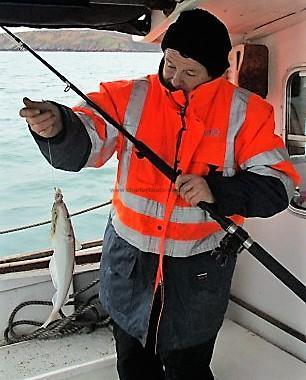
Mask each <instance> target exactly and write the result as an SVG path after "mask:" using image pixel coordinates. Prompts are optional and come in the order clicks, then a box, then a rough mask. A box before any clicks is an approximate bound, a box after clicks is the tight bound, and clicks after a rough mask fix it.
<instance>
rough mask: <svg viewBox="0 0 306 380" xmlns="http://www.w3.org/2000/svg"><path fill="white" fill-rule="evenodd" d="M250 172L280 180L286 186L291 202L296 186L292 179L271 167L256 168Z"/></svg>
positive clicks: (252, 168)
mask: <svg viewBox="0 0 306 380" xmlns="http://www.w3.org/2000/svg"><path fill="white" fill-rule="evenodd" d="M248 171H249V172H252V173H256V174H260V175H269V176H271V177H275V178H278V179H279V180H280V181H281V182H282V184H283V185H284V186H285V189H286V192H287V195H288V199H289V200H290V199H291V198H292V197H293V194H294V192H295V186H294V183H293V181H292V180H291V178H290V177H289V176H287V175H286V174H284V173H282V172H280V171H279V170H276V169H273V168H270V167H269V166H254V167H251V168H250V169H248Z"/></svg>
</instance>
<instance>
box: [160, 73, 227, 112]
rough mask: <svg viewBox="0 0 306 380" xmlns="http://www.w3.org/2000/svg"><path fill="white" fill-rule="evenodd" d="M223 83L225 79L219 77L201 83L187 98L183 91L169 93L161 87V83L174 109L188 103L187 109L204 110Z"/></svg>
mask: <svg viewBox="0 0 306 380" xmlns="http://www.w3.org/2000/svg"><path fill="white" fill-rule="evenodd" d="M224 82H225V79H224V78H223V77H219V78H216V79H213V80H212V81H209V82H206V83H203V84H201V85H199V86H198V87H197V88H195V89H194V90H192V91H191V92H189V93H188V94H187V98H186V95H185V94H184V92H183V91H181V90H179V91H170V90H168V89H167V88H166V87H165V86H164V85H163V83H161V84H162V85H163V91H164V92H165V93H166V96H167V97H168V98H169V99H170V101H172V102H173V104H174V105H175V106H176V107H184V106H186V104H187V102H188V107H191V108H192V109H197V108H198V107H200V108H201V109H202V110H204V109H205V108H207V106H209V104H210V103H211V101H212V100H213V99H214V97H215V95H216V93H217V91H218V89H219V87H220V86H221V85H222V83H224ZM187 99H188V100H187Z"/></svg>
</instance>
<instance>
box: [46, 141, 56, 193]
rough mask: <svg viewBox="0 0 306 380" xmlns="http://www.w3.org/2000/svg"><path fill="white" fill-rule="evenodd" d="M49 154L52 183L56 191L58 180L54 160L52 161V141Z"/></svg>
mask: <svg viewBox="0 0 306 380" xmlns="http://www.w3.org/2000/svg"><path fill="white" fill-rule="evenodd" d="M48 153H49V159H50V163H51V167H52V169H51V176H52V183H53V189H56V188H57V187H58V186H57V185H56V184H57V180H56V173H55V172H56V170H55V168H54V166H53V159H52V153H51V145H50V139H48Z"/></svg>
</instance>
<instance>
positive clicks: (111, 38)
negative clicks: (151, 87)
mask: <svg viewBox="0 0 306 380" xmlns="http://www.w3.org/2000/svg"><path fill="white" fill-rule="evenodd" d="M17 35H18V37H19V38H21V39H22V40H23V41H24V42H26V43H27V44H29V45H30V46H31V48H33V49H34V50H43V51H152V52H158V51H160V47H159V46H158V45H154V44H147V43H141V42H135V41H133V40H132V36H130V35H126V34H123V33H117V32H106V31H97V30H52V31H49V30H48V31H45V30H41V31H30V32H22V33H17ZM0 50H18V47H17V45H16V43H14V41H13V40H12V39H11V38H10V37H9V36H8V35H7V34H5V33H1V34H0Z"/></svg>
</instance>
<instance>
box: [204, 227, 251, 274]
mask: <svg viewBox="0 0 306 380" xmlns="http://www.w3.org/2000/svg"><path fill="white" fill-rule="evenodd" d="M243 249H244V247H243V245H242V244H241V241H239V239H238V238H237V237H236V236H235V235H232V234H230V233H227V234H226V235H225V236H224V237H223V238H222V239H221V241H220V244H219V246H218V247H216V248H215V249H213V250H212V251H211V253H210V256H211V257H212V258H214V259H215V260H216V262H217V263H218V264H219V265H220V267H221V268H225V267H226V265H227V262H228V260H229V257H230V256H232V257H237V255H238V254H239V253H240V252H242V251H243Z"/></svg>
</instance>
